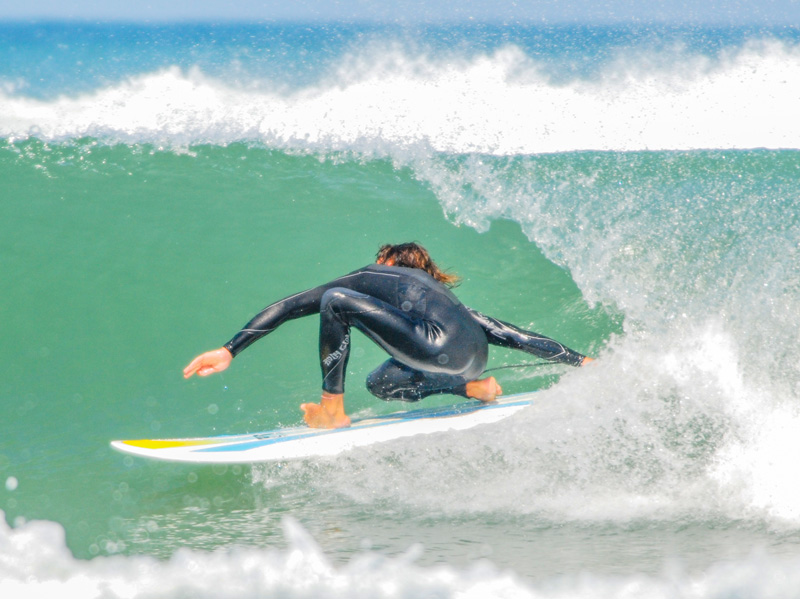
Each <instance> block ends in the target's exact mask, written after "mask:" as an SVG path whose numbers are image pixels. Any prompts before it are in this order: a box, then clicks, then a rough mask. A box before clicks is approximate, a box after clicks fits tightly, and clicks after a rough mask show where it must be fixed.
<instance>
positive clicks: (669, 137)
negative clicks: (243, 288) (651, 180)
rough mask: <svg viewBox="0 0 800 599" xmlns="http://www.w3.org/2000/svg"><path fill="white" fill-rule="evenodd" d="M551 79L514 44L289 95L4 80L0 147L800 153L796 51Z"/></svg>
mask: <svg viewBox="0 0 800 599" xmlns="http://www.w3.org/2000/svg"><path fill="white" fill-rule="evenodd" d="M551 69H552V65H550V66H548V64H547V61H546V60H545V59H543V58H542V57H536V58H532V57H531V56H529V55H528V54H526V52H525V51H524V50H523V49H522V48H521V47H519V46H518V45H513V44H509V45H506V46H503V47H501V48H498V49H496V50H494V51H491V52H485V53H482V54H480V55H476V56H459V55H458V54H457V53H449V54H447V55H446V56H442V57H438V56H436V55H431V54H429V53H426V52H423V51H419V52H413V51H411V50H409V49H408V48H406V47H402V46H400V45H397V44H395V45H393V44H368V45H367V47H366V48H365V49H363V50H361V51H359V52H354V53H350V54H346V55H344V56H342V57H340V58H339V59H338V60H337V61H334V63H333V64H332V66H330V67H329V68H328V70H327V72H326V73H325V74H323V75H321V76H320V78H319V79H318V80H317V81H316V82H315V83H309V84H307V85H305V86H303V87H301V88H298V89H294V90H290V91H287V90H286V89H285V88H284V86H283V85H282V84H281V82H279V81H274V80H273V81H270V80H259V81H254V80H250V81H247V82H246V83H243V82H239V83H235V82H224V81H223V80H222V79H220V78H218V77H211V76H209V75H207V74H206V73H205V72H204V71H203V70H201V69H200V68H197V67H195V68H188V69H183V68H179V67H177V66H176V67H170V68H166V69H162V70H159V71H156V72H151V73H146V74H141V75H136V76H132V77H130V78H128V79H127V80H125V81H123V82H121V83H117V84H112V85H109V86H108V87H105V88H102V89H97V90H95V91H93V92H89V93H84V94H82V95H77V96H70V97H67V96H62V97H58V98H56V99H53V100H37V99H32V98H30V97H26V96H24V95H21V91H22V90H24V85H20V84H18V83H17V84H12V83H13V82H12V83H9V82H6V85H4V86H0V136H2V137H5V138H10V139H12V140H13V139H22V138H28V137H38V138H41V139H43V140H64V139H70V138H81V137H87V136H88V137H97V138H101V139H105V140H108V141H110V142H121V143H137V142H146V143H156V144H162V143H166V144H171V145H185V144H197V143H212V144H226V143H231V142H235V141H252V142H256V143H261V144H266V145H267V146H271V147H276V148H281V149H310V150H312V151H318V150H321V151H330V150H334V151H335V150H355V151H359V152H361V151H366V152H381V153H383V152H387V151H389V152H390V153H393V152H397V151H398V149H403V148H408V147H424V148H429V149H432V150H434V151H437V152H447V153H455V154H465V153H482V154H493V155H519V154H542V153H555V152H569V151H577V150H611V151H635V150H693V149H703V148H725V149H734V148H738V149H743V148H800V124H798V122H797V120H796V119H791V118H787V115H791V114H793V113H794V112H796V110H795V109H796V107H797V96H796V93H795V90H794V88H793V86H792V82H794V81H797V80H798V79H800V49H798V47H797V46H795V45H792V44H790V43H788V42H781V41H776V40H772V41H770V40H758V41H751V42H748V43H745V44H744V45H742V46H741V47H737V48H735V49H733V48H732V49H730V50H728V51H722V52H721V53H720V54H719V56H716V57H713V58H711V57H709V56H707V55H705V54H703V53H697V52H690V51H688V50H681V51H679V50H674V49H673V50H672V51H670V52H669V53H668V54H667V55H665V54H663V53H662V54H659V53H658V52H656V51H651V52H647V51H634V49H630V48H629V49H628V51H626V52H623V51H620V52H619V53H618V55H617V57H616V58H615V59H613V60H609V61H606V62H604V63H603V64H602V65H600V66H599V67H598V68H597V70H596V71H593V72H592V73H590V74H587V75H586V76H582V77H577V76H573V77H570V78H556V77H554V76H553V75H552V73H550V72H549V71H550V70H551Z"/></svg>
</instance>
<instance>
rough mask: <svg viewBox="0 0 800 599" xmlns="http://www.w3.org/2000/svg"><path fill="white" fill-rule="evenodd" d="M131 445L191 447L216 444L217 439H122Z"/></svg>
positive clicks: (166, 447) (142, 446)
mask: <svg viewBox="0 0 800 599" xmlns="http://www.w3.org/2000/svg"><path fill="white" fill-rule="evenodd" d="M122 443H124V444H125V445H130V446H131V447H141V448H143V449H170V448H171V447H193V446H196V445H216V444H218V443H219V441H209V440H208V439H162V440H159V439H136V440H134V441H122Z"/></svg>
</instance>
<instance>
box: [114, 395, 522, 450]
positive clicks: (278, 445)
mask: <svg viewBox="0 0 800 599" xmlns="http://www.w3.org/2000/svg"><path fill="white" fill-rule="evenodd" d="M532 396H533V393H521V394H517V395H510V396H508V397H502V398H500V399H498V400H497V401H494V402H490V403H484V402H480V401H477V400H471V401H468V402H461V403H457V404H453V405H447V406H436V407H431V408H417V409H413V410H408V411H402V412H394V413H391V414H384V415H380V416H370V417H366V418H358V419H353V422H352V423H351V425H350V426H349V427H347V428H338V429H313V428H309V427H307V426H300V427H287V428H278V429H275V430H270V431H263V432H256V433H248V434H236V435H217V436H212V437H196V438H186V439H136V440H120V441H112V442H111V447H112V448H114V449H115V450H117V451H120V452H123V453H127V454H130V455H135V456H138V457H144V458H150V459H156V460H166V461H172V462H190V463H200V464H203V463H205V464H247V463H257V462H270V461H285V460H294V459H302V458H312V457H324V456H331V455H336V454H339V453H341V452H343V451H348V450H350V449H353V448H355V447H363V446H365V445H372V444H373V443H382V442H386V441H391V440H394V439H400V438H403V437H411V436H414V435H421V434H431V433H441V432H446V431H453V430H464V429H468V428H472V427H474V426H478V425H481V424H489V423H492V422H497V421H499V420H502V419H504V418H507V417H509V416H511V415H512V414H514V413H515V412H517V411H519V410H521V409H524V408H525V407H527V406H529V405H531V404H532V401H533V400H532Z"/></svg>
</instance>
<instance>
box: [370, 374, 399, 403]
mask: <svg viewBox="0 0 800 599" xmlns="http://www.w3.org/2000/svg"><path fill="white" fill-rule="evenodd" d="M366 386H367V391H369V392H370V393H372V395H374V396H375V397H377V398H378V399H383V400H384V401H387V400H391V399H393V398H392V393H391V391H392V390H391V385H390V384H389V381H388V379H387V378H386V376H385V375H384V374H383V372H382V371H381V370H380V369H378V370H373V371H372V372H370V373H369V375H368V376H367V380H366Z"/></svg>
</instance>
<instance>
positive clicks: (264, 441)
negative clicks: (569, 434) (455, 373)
mask: <svg viewBox="0 0 800 599" xmlns="http://www.w3.org/2000/svg"><path fill="white" fill-rule="evenodd" d="M530 403H531V400H529V399H520V400H519V401H514V402H508V403H497V404H491V403H490V404H485V403H479V402H476V403H474V404H460V405H456V406H442V407H440V408H422V409H419V410H411V411H409V412H404V413H403V415H402V416H398V415H397V414H384V415H382V416H374V417H370V418H363V419H361V420H357V421H354V422H353V424H352V425H351V426H350V427H349V428H337V429H330V430H324V431H323V430H319V429H313V430H312V429H309V430H308V431H305V430H304V431H303V432H300V433H297V434H290V435H279V436H265V437H264V438H261V439H259V438H256V439H253V440H248V441H243V442H240V443H236V442H234V443H230V444H226V445H215V446H212V447H198V448H197V449H193V450H191V453H209V452H226V451H248V450H250V449H256V448H257V447H264V446H266V445H274V444H275V443H285V442H288V441H296V440H298V439H307V438H309V437H319V436H322V435H333V434H337V433H345V432H348V431H352V430H353V429H356V428H373V427H378V426H386V425H388V424H398V423H400V422H411V421H414V420H424V419H426V418H448V417H451V416H463V415H465V414H472V413H474V412H478V411H481V410H492V409H499V408H509V407H515V406H526V405H530ZM375 421H377V422H375ZM361 422H367V424H363V425H361V426H359V423H361ZM259 434H264V435H269V434H270V433H254V434H253V435H252V436H253V437H258V435H259Z"/></svg>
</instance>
